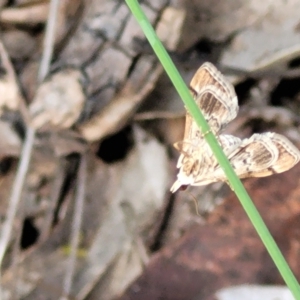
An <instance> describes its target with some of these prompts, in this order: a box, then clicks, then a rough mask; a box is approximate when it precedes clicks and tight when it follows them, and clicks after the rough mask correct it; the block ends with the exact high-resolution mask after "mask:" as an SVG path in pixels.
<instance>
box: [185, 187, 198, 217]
mask: <svg viewBox="0 0 300 300" xmlns="http://www.w3.org/2000/svg"><path fill="white" fill-rule="evenodd" d="M187 193H188V194H189V195H190V196H191V197H192V199H193V200H194V202H195V207H196V213H197V216H199V217H201V215H200V213H199V205H198V202H197V199H196V197H195V196H194V195H193V194H192V193H190V192H189V191H187Z"/></svg>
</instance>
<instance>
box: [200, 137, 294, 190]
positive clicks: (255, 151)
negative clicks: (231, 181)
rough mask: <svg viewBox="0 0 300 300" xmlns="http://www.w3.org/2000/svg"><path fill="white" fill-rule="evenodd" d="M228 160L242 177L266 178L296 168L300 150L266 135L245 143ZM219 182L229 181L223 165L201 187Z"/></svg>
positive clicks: (288, 142) (285, 139)
mask: <svg viewBox="0 0 300 300" xmlns="http://www.w3.org/2000/svg"><path fill="white" fill-rule="evenodd" d="M227 157H228V159H229V161H230V163H231V165H232V167H233V169H234V170H235V172H236V174H237V175H238V176H239V177H240V178H247V177H266V176H269V175H272V174H276V173H282V172H285V171H287V170H289V169H291V168H292V167H293V166H295V165H296V164H297V163H298V162H299V159H300V151H299V150H298V149H297V148H296V147H295V146H294V145H293V144H292V143H291V142H290V141H289V140H288V139H287V138H286V137H284V136H282V135H280V134H277V133H273V132H266V133H262V134H254V135H252V136H251V137H250V138H249V139H244V140H242V142H241V144H240V145H239V146H238V147H237V148H236V149H235V150H234V151H232V152H231V153H230V154H229V155H227ZM215 181H226V176H225V174H224V172H223V170H222V169H221V167H220V166H218V167H217V168H216V169H215V171H214V172H213V173H211V175H210V178H207V179H206V180H205V181H204V180H202V181H201V185H203V184H208V183H211V182H215Z"/></svg>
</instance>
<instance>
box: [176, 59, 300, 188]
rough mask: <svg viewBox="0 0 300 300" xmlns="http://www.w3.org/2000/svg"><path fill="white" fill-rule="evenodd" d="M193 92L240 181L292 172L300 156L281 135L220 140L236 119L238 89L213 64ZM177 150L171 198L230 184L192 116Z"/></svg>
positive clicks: (198, 76) (195, 80)
mask: <svg viewBox="0 0 300 300" xmlns="http://www.w3.org/2000/svg"><path fill="white" fill-rule="evenodd" d="M190 88H191V92H192V94H193V96H194V99H195V101H196V103H197V105H198V106H199V108H200V109H201V111H202V113H203V115H204V117H205V119H206V120H207V122H208V124H209V125H210V127H211V129H212V131H213V132H214V133H215V134H216V135H217V138H218V141H219V143H220V145H221V147H222V148H223V150H224V153H225V155H226V156H227V157H228V159H229V161H230V163H231V165H232V167H233V169H234V170H235V172H236V174H237V176H239V177H240V178H246V177H264V176H268V175H272V174H275V173H281V172H284V171H287V170H289V169H290V168H292V167H293V166H294V165H295V164H297V163H298V162H299V160H300V151H299V150H298V149H297V148H296V147H295V146H294V145H293V144H292V143H291V142H290V141H289V140H288V139H287V138H285V137H284V136H282V135H280V134H276V133H271V132H267V133H263V134H254V135H252V136H251V137H250V138H249V139H244V140H241V139H239V138H237V137H234V136H231V135H225V134H224V135H219V132H220V130H221V129H223V128H224V127H225V126H226V125H227V124H228V123H229V122H230V121H231V120H232V119H234V118H235V117H236V115H237V111H238V103H237V97H236V94H235V92H234V88H233V86H232V85H231V84H230V83H229V82H227V80H226V79H225V77H223V75H222V74H221V73H220V72H219V71H218V70H217V69H216V68H215V67H214V66H213V65H212V64H210V63H205V64H203V65H202V66H201V67H200V68H199V69H198V71H197V72H196V74H195V76H194V77H193V79H192V81H191V84H190ZM174 146H175V148H177V149H178V150H179V152H180V153H181V154H180V156H179V159H178V163H177V168H179V172H178V175H177V180H176V181H175V183H174V184H173V186H172V187H171V192H173V193H174V192H175V191H177V190H178V189H179V188H180V187H185V186H187V185H205V184H209V183H212V182H217V181H226V180H227V178H226V176H225V173H224V172H223V170H222V168H221V167H220V165H219V164H218V162H217V160H216V158H215V157H214V155H213V153H212V151H211V149H210V147H209V146H208V144H207V143H206V141H205V140H204V137H203V135H202V134H201V131H200V130H199V128H198V126H197V124H196V122H195V121H194V120H193V119H192V117H191V115H190V114H189V113H188V112H187V114H186V125H185V132H184V139H183V141H181V142H178V143H176V144H175V145H174Z"/></svg>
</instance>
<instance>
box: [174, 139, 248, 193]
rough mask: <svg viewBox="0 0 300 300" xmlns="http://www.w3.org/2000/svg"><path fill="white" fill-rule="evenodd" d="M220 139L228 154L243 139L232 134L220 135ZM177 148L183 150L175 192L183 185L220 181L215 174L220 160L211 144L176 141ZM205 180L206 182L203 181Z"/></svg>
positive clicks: (178, 163)
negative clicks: (197, 145)
mask: <svg viewBox="0 0 300 300" xmlns="http://www.w3.org/2000/svg"><path fill="white" fill-rule="evenodd" d="M218 140H219V142H220V144H221V146H222V148H223V150H224V153H225V154H226V155H229V154H230V153H231V152H232V151H234V150H235V149H236V148H237V147H239V145H240V144H241V142H242V141H241V139H239V138H237V137H235V136H232V135H225V134H224V135H220V136H219V137H218ZM176 148H177V149H178V150H179V151H180V152H181V155H180V156H179V159H178V162H177V168H179V172H178V175H177V180H176V181H175V183H174V184H173V186H172V188H171V191H172V192H175V191H176V190H178V189H179V188H180V187H181V186H186V185H203V184H208V183H211V182H215V181H218V179H216V178H215V177H214V176H213V177H212V176H211V175H213V174H214V172H215V170H216V169H218V168H219V165H218V162H217V160H216V158H215V156H214V154H213V152H212V151H211V149H210V147H209V145H208V144H207V143H206V142H205V141H204V142H203V143H202V144H201V147H196V146H194V145H192V144H191V143H188V142H185V141H182V142H178V143H176ZM202 182H205V183H202Z"/></svg>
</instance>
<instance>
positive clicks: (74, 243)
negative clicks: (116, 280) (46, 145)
mask: <svg viewBox="0 0 300 300" xmlns="http://www.w3.org/2000/svg"><path fill="white" fill-rule="evenodd" d="M86 168H87V164H86V154H85V153H84V154H82V156H81V159H80V163H79V170H78V175H77V188H76V194H75V206H74V215H73V222H72V232H71V243H70V244H71V253H70V256H69V260H68V264H67V270H66V274H65V280H64V285H63V290H64V295H70V294H71V293H70V292H71V288H72V281H73V277H74V272H75V265H76V258H77V251H78V247H79V241H80V239H79V236H80V228H81V223H82V216H83V206H84V199H85V190H86V176H87V173H86ZM67 299H68V298H67V297H66V296H63V297H61V300H67Z"/></svg>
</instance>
